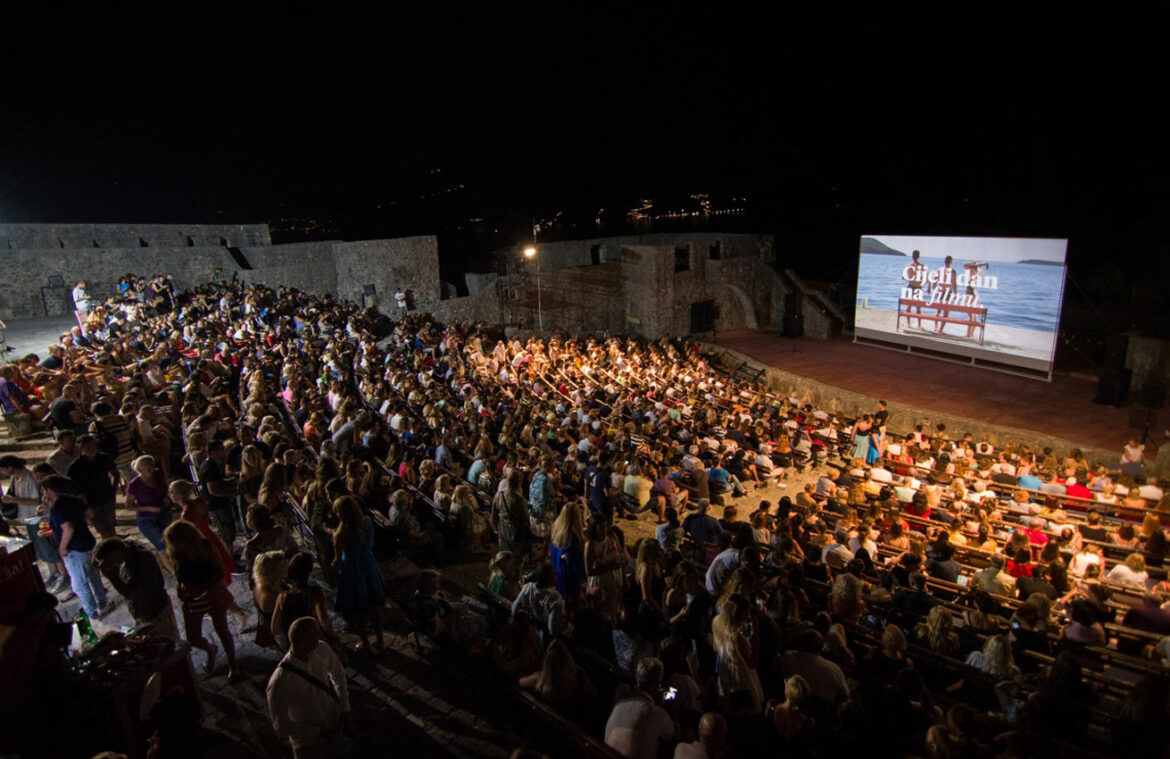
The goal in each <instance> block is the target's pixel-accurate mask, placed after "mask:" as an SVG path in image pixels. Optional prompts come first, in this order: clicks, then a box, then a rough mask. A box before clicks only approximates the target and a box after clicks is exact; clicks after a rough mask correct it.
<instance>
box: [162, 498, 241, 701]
mask: <svg viewBox="0 0 1170 759" xmlns="http://www.w3.org/2000/svg"><path fill="white" fill-rule="evenodd" d="M163 540H164V541H165V542H166V551H167V555H168V556H169V557H170V560H171V564H172V565H173V566H174V568H175V569H174V571H175V580H176V581H177V582H178V595H179V608H180V609H182V612H183V629H184V630H185V631H186V633H187V642H188V643H190V644H191V645H192V646H193V647H195V648H198V649H200V650H202V651H205V652H206V653H207V663H206V664H205V665H204V671H206V672H207V674H211V673H212V672H214V671H215V657H216V653H217V652H218V649H217V648H216V646H215V644H214V643H212V642H211V641H209V640H207V639H206V638H204V637H203V617H204V616H209V617H211V626H212V627H213V628H214V629H215V634H216V635H217V636H218V637H219V642H220V643H221V644H222V645H223V652H224V654H226V655H227V660H228V681H229V682H235V681H236V680H237V679H238V677H239V673H238V672H237V670H236V645H235V641H234V640H233V639H232V633H231V630H230V629H228V623H227V613H228V609H230V608H231V607H232V606H234V605H235V600H234V599H233V598H232V594H231V593H230V592H229V591H228V589H227V587H226V586H225V585H224V584H223V576H224V574H225V573H226V572H227V570H226V569H225V568H224V566H223V564H222V563H221V562H220V559H219V555H218V554H217V553H216V552H215V549H213V548H212V547H211V544H210V543H208V542H207V540H206V539H205V538H204V537H203V536H202V535H200V534H199V529H198V528H197V527H195V525H193V524H191V523H190V522H184V521H182V520H179V521H178V522H175V523H174V524H172V525H170V526H169V527H167V529H166V531H165V532H163Z"/></svg>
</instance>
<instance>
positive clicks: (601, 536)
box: [584, 511, 628, 625]
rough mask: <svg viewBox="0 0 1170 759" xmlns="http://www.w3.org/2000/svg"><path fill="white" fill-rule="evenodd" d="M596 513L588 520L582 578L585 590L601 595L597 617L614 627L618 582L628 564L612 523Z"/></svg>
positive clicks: (619, 592) (618, 601) (619, 599)
mask: <svg viewBox="0 0 1170 759" xmlns="http://www.w3.org/2000/svg"><path fill="white" fill-rule="evenodd" d="M608 514H609V516H605V515H603V514H602V513H596V514H594V515H593V517H592V518H591V519H590V520H589V525H588V534H587V537H586V540H585V557H584V558H585V574H586V582H587V583H588V586H589V588H591V589H596V591H595V592H597V593H600V594H601V604H600V606H601V613H602V615H603V616H605V618H606V619H607V620H608V621H609V623H610V624H615V625H616V624H617V623H618V616H619V613H620V611H621V604H622V580H623V578H624V576H625V569H626V565H627V563H628V561H627V556H626V554H625V551H624V550H623V545H622V541H621V540H620V539H619V538H618V536H617V533H615V532H614V529H613V524H612V519H613V512H612V511H610V512H608Z"/></svg>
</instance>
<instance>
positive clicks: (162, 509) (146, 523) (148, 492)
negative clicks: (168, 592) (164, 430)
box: [126, 456, 171, 572]
mask: <svg viewBox="0 0 1170 759" xmlns="http://www.w3.org/2000/svg"><path fill="white" fill-rule="evenodd" d="M132 468H133V470H134V471H135V472H136V476H135V477H134V479H132V480H130V481H129V482H127V483H126V508H128V509H130V510H131V511H133V512H134V523H135V524H136V525H137V526H138V531H139V532H141V533H142V536H143V537H144V538H146V540H147V541H148V542H149V543H150V544H151V545H152V546H154V550H156V551H158V552H159V554H160V559H162V558H164V556H165V552H166V550H167V547H166V543H165V542H164V541H163V531H165V530H166V529H167V525H169V524H170V523H171V499H170V494H169V493H168V492H167V481H166V477H165V476H164V475H163V473H162V470H161V469H158V468H157V467H155V465H154V457H153V456H139V457H138V458H136V459H134V464H133V466H132ZM163 568H164V569H166V570H167V571H168V572H170V571H171V570H170V564H169V562H166V561H163Z"/></svg>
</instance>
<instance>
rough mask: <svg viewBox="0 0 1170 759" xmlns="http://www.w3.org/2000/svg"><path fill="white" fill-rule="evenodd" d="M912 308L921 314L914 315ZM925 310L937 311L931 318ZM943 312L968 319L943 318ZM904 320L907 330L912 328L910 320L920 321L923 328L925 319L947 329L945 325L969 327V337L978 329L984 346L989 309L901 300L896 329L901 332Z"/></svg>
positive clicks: (915, 299) (899, 301)
mask: <svg viewBox="0 0 1170 759" xmlns="http://www.w3.org/2000/svg"><path fill="white" fill-rule="evenodd" d="M911 308H917V309H919V312H918V313H913V312H911V311H910V309H911ZM923 308H932V309H934V311H935V313H934V315H933V316H930V315H927V314H924V313H922V312H921V309H923ZM943 311H946V312H947V314H951V313H954V312H958V313H961V314H966V318H963V319H957V318H955V317H952V316H949V315H948V316H943V315H942V314H943ZM903 318H905V319H906V327H907V328H909V327H910V320H911V319H918V320H919V321H918V323H919V326H920V327H921V324H922V320H923V319H928V320H930V321H931V322H933V323H934V324H935V325H936V327H945V325H947V324H958V325H959V326H961V327H967V333H968V334H967V337H970V336H971V334H970V333H971V332H972V331H973V330H976V329H978V330H979V344H980V345H983V338H984V327H986V326H987V307H986V306H963V305H957V304H955V305H952V304H947V303H927V302H926V301H924V300H920V299H917V298H899V299H898V320H897V322H896V324H895V327H894V329H895V330H897V331H901V329H902V319H903ZM951 337H954V335H951Z"/></svg>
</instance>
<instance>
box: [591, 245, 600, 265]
mask: <svg viewBox="0 0 1170 759" xmlns="http://www.w3.org/2000/svg"><path fill="white" fill-rule="evenodd" d="M589 261H590V263H592V264H593V265H594V266H597V265H598V264H600V263H601V246H600V245H594V246H593V247H591V248H589Z"/></svg>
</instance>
